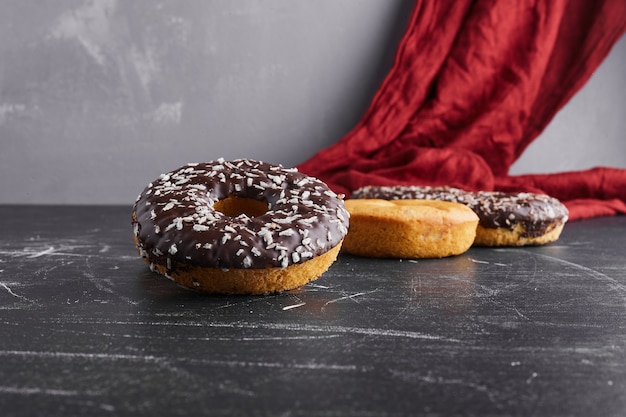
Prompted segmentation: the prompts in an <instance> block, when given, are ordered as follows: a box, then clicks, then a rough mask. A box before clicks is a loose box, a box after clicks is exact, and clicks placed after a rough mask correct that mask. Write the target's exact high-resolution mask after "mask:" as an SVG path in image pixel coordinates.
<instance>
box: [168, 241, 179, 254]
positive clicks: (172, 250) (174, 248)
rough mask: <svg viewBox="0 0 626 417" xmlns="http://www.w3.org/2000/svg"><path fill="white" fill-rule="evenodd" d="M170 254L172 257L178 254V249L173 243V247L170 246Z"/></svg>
mask: <svg viewBox="0 0 626 417" xmlns="http://www.w3.org/2000/svg"><path fill="white" fill-rule="evenodd" d="M168 252H169V253H170V255H175V254H176V252H178V248H177V247H176V244H175V243H172V246H170V250H168Z"/></svg>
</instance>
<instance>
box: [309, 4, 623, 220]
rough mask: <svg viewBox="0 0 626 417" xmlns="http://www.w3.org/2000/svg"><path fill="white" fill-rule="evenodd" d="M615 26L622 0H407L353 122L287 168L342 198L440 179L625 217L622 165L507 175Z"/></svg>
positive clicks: (605, 48) (610, 41)
mask: <svg viewBox="0 0 626 417" xmlns="http://www.w3.org/2000/svg"><path fill="white" fill-rule="evenodd" d="M625 30H626V2H624V1H623V0H598V1H594V2H584V1H579V0H536V1H531V0H519V1H516V2H493V1H487V0H473V1H471V0H465V1H437V2H431V1H426V0H424V1H422V0H416V1H415V5H414V8H413V10H412V13H411V16H410V19H409V22H408V25H407V28H406V31H405V33H404V36H403V38H402V39H401V41H400V43H399V45H398V48H397V51H396V55H395V60H394V62H393V65H392V68H391V70H390V71H389V73H388V74H387V76H386V77H385V79H384V80H383V82H382V84H381V86H380V87H379V89H378V91H377V92H376V94H375V95H374V97H373V99H372V102H371V104H370V106H369V107H368V109H367V111H366V112H365V114H364V115H363V117H362V118H361V120H360V121H359V122H358V123H357V125H356V126H355V127H354V128H353V129H352V130H351V131H350V132H348V133H347V134H346V135H345V136H344V137H342V138H341V139H340V140H339V141H338V142H337V143H335V144H334V145H331V146H329V147H327V148H326V149H323V150H321V151H320V152H318V153H317V154H316V155H314V156H313V157H312V158H310V159H309V160H307V161H305V162H303V163H301V164H300V165H298V168H299V169H300V170H301V171H303V172H305V173H307V174H310V175H313V176H316V177H318V178H320V179H322V180H323V181H325V182H327V183H328V184H329V186H330V187H331V188H333V189H334V190H335V191H337V192H342V193H346V194H348V195H349V194H350V192H351V191H352V190H354V189H356V188H358V187H361V186H364V185H392V184H398V185H411V184H415V185H451V186H455V187H459V188H464V189H467V190H494V189H495V190H506V191H535V192H545V193H547V194H550V195H552V196H554V197H556V198H558V199H560V200H562V201H563V202H564V203H565V204H566V205H568V207H570V208H571V211H572V213H571V216H570V217H571V219H574V220H575V219H581V218H588V217H595V216H598V215H606V214H607V213H608V214H616V213H626V195H624V192H623V191H621V190H623V189H625V187H626V170H624V169H613V168H598V169H592V170H586V171H581V172H577V173H574V172H570V173H562V174H541V175H523V176H510V175H509V174H508V173H509V169H510V167H511V165H512V164H513V163H514V162H515V161H516V160H517V159H518V158H519V157H520V155H521V154H522V153H523V152H524V150H525V149H526V147H527V146H528V145H529V144H530V143H531V142H532V141H533V140H534V139H535V138H536V137H537V136H538V135H539V134H540V133H541V132H542V131H543V129H544V128H545V127H546V126H547V124H548V123H549V122H550V120H551V119H552V118H553V117H554V115H555V114H556V113H557V112H558V111H559V110H560V109H561V108H562V106H563V105H565V103H566V102H567V101H568V100H569V99H570V98H571V97H572V96H573V95H574V94H575V93H576V92H577V91H578V90H579V89H580V88H581V87H582V86H583V85H584V83H585V82H586V81H587V80H588V79H589V77H590V76H591V75H592V74H593V71H594V70H595V69H596V68H597V67H598V66H599V65H600V63H601V62H602V60H603V59H604V58H605V57H606V55H607V54H608V53H609V51H610V49H611V47H612V46H613V45H614V44H615V42H617V40H618V39H619V38H620V37H621V36H622V34H623V33H624V31H625ZM555 158H558V155H555ZM585 202H587V203H588V204H586V203H585Z"/></svg>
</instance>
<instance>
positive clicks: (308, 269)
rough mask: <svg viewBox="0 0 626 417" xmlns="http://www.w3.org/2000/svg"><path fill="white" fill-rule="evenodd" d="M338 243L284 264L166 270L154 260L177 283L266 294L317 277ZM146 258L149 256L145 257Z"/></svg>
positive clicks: (217, 291)
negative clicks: (326, 250)
mask: <svg viewBox="0 0 626 417" xmlns="http://www.w3.org/2000/svg"><path fill="white" fill-rule="evenodd" d="M340 248H341V243H339V244H338V245H336V246H335V247H334V248H332V249H330V250H329V251H328V252H325V253H323V254H322V255H319V256H316V257H314V258H312V259H309V260H308V261H306V262H302V263H298V264H292V265H289V266H288V267H286V268H279V267H270V268H265V269H228V270H223V269H220V268H201V267H194V266H189V267H184V266H181V265H180V264H179V265H178V266H177V269H176V270H175V271H172V272H170V273H169V274H168V273H167V268H166V266H165V265H161V264H154V265H153V268H154V270H155V271H156V272H158V273H160V274H162V275H166V276H168V277H169V278H171V279H172V280H173V281H175V282H177V283H178V284H180V285H182V286H185V287H188V288H193V289H195V290H199V291H203V292H208V293H213V294H268V293H275V292H280V291H287V290H291V289H294V288H298V287H301V286H303V285H304V284H306V283H308V282H310V281H313V280H315V279H317V278H319V277H320V275H322V274H323V273H324V272H326V271H327V270H328V268H329V267H330V265H331V264H332V263H333V262H335V260H336V259H337V255H338V254H339V250H340ZM146 261H147V262H149V261H148V260H146Z"/></svg>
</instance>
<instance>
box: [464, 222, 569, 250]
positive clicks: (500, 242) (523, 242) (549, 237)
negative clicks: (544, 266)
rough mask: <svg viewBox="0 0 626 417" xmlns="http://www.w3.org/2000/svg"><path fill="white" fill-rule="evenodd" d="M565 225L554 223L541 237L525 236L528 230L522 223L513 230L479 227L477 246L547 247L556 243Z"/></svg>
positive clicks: (475, 242)
mask: <svg viewBox="0 0 626 417" xmlns="http://www.w3.org/2000/svg"><path fill="white" fill-rule="evenodd" d="M564 226H565V223H560V224H559V223H556V222H555V223H554V224H553V225H552V226H551V227H548V228H547V229H546V232H545V233H544V234H542V235H540V236H525V234H526V229H525V228H524V225H523V224H522V223H518V224H517V225H515V227H514V228H513V230H509V229H506V228H497V229H494V228H488V227H482V226H480V225H479V226H478V228H477V229H476V239H475V240H474V245H475V246H533V245H545V244H547V243H551V242H554V241H556V240H557V239H558V238H559V236H560V235H561V232H562V231H563V227H564Z"/></svg>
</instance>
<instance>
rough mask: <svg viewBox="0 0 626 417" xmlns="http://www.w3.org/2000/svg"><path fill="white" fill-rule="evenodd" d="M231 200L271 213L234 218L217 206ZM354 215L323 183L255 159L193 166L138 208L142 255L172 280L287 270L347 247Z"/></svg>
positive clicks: (161, 182) (150, 192) (162, 179)
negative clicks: (198, 270) (195, 271)
mask: <svg viewBox="0 0 626 417" xmlns="http://www.w3.org/2000/svg"><path fill="white" fill-rule="evenodd" d="M229 196H234V197H241V198H251V199H255V200H259V201H265V202H267V205H268V211H267V212H266V213H264V214H261V215H258V216H254V217H250V216H248V215H246V214H240V215H238V216H236V217H230V216H227V215H226V214H224V213H221V212H219V211H216V210H214V209H213V205H214V204H215V203H216V202H217V201H219V200H222V199H225V198H227V197H229ZM348 218H349V214H348V212H347V211H346V209H345V207H344V204H343V201H342V199H341V198H340V197H338V196H337V195H336V194H335V193H333V192H332V191H331V190H330V189H329V188H328V187H327V186H326V184H324V183H323V182H322V181H320V180H318V179H316V178H312V177H309V176H306V175H304V174H302V173H299V172H298V171H297V170H296V169H294V168H292V169H286V168H283V167H282V166H280V165H271V164H267V163H263V162H257V161H252V160H247V159H239V160H235V161H232V162H228V161H224V160H223V159H219V160H217V161H212V162H207V163H201V164H188V165H185V166H183V167H181V168H179V169H176V170H174V171H171V172H169V173H167V174H162V175H161V176H159V178H158V179H157V180H156V181H154V182H152V183H150V184H148V186H147V187H146V188H145V189H144V190H143V192H142V193H141V194H140V195H139V196H138V197H137V200H136V202H135V205H134V208H133V221H132V223H133V228H134V233H135V237H136V241H137V246H138V249H139V252H140V254H141V255H142V256H143V257H144V258H146V259H147V260H148V262H150V264H151V266H154V264H160V265H166V266H167V270H168V273H169V272H171V271H173V270H175V269H176V268H183V267H185V266H186V265H191V266H198V267H214V268H223V269H230V268H251V269H259V268H267V267H270V266H273V267H287V266H289V265H292V264H297V263H302V262H305V261H307V260H309V259H311V258H313V257H315V256H318V255H321V254H323V253H325V252H327V251H328V250H330V249H331V248H333V247H335V246H336V245H337V244H339V243H340V242H341V240H342V239H343V238H344V237H345V235H346V233H347V231H348Z"/></svg>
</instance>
